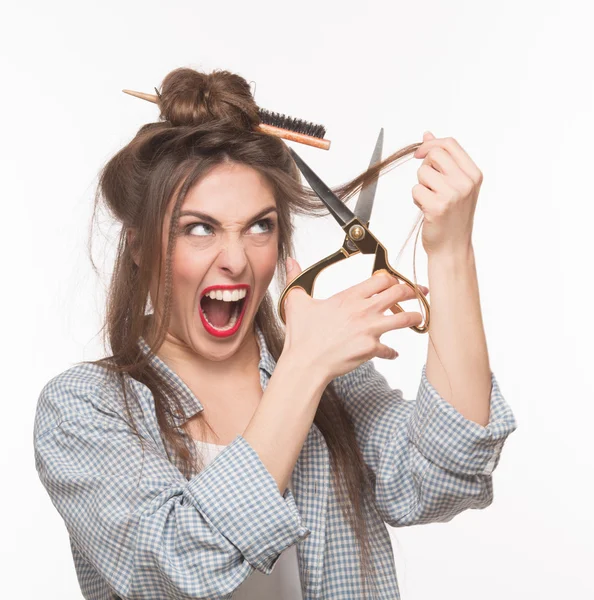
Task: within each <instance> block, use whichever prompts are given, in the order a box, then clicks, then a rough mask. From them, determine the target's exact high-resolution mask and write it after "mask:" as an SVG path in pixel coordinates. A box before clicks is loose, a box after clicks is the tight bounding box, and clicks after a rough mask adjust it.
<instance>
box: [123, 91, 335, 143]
mask: <svg viewBox="0 0 594 600" xmlns="http://www.w3.org/2000/svg"><path fill="white" fill-rule="evenodd" d="M155 91H157V90H156V88H155ZM122 92H125V93H126V94H130V95H131V96H136V97H137V98H141V99H142V100H148V101H149V102H154V103H155V104H158V102H159V95H158V93H157V94H145V93H144V92H135V91H133V90H122ZM258 112H259V115H260V124H259V125H258V126H257V129H260V130H261V131H263V132H264V133H267V134H269V135H275V136H277V137H280V138H283V139H285V140H291V141H292V142H299V143H300V144H306V145H308V146H314V147H315V148H321V149H322V150H328V149H329V148H330V140H327V139H324V135H325V134H326V128H325V127H324V126H323V125H316V124H315V123H310V122H309V121H304V120H303V119H295V118H293V117H287V116H286V115H283V114H280V113H276V112H271V111H269V110H266V109H264V108H260V109H258Z"/></svg>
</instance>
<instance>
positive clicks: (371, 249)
mask: <svg viewBox="0 0 594 600" xmlns="http://www.w3.org/2000/svg"><path fill="white" fill-rule="evenodd" d="M343 229H344V231H345V233H346V234H347V236H346V238H345V241H344V243H343V245H342V248H340V250H338V251H337V252H335V253H334V254H331V255H330V256H327V257H326V258H324V259H322V260H320V261H318V262H317V263H315V264H313V265H312V266H311V267H308V268H307V269H305V271H302V272H301V273H299V275H297V277H295V279H293V280H292V281H291V282H290V283H289V284H288V285H287V287H286V288H285V289H284V290H283V292H282V294H281V295H280V298H279V301H278V312H279V314H280V318H281V319H282V322H283V324H285V325H286V320H285V307H284V299H285V297H286V296H287V294H288V293H289V291H291V290H292V289H293V288H296V287H298V288H301V289H302V290H303V291H304V292H305V293H306V294H308V295H309V296H311V297H312V298H313V288H314V283H315V281H316V278H317V276H318V275H319V274H320V273H321V272H322V271H323V270H324V269H325V268H326V267H329V266H330V265H333V264H334V263H337V262H339V261H341V260H344V259H345V258H349V257H351V256H353V255H354V254H358V253H359V252H361V253H363V254H375V262H374V264H373V274H374V275H375V273H377V272H378V271H387V272H388V273H390V274H391V275H393V276H394V277H396V278H397V279H399V280H401V281H403V282H404V283H405V284H406V285H408V286H409V287H410V288H412V289H413V290H414V291H415V292H418V294H417V295H418V297H419V299H420V300H421V304H422V307H423V309H424V310H423V312H424V313H425V314H424V315H423V319H424V323H423V324H422V325H419V326H417V325H411V326H410V329H412V330H413V331H416V332H417V333H426V332H427V331H429V320H430V316H431V313H430V308H429V303H428V302H427V298H425V295H424V294H423V292H422V291H421V290H420V288H419V287H418V286H416V285H415V284H414V283H413V282H412V281H410V280H409V279H407V278H406V277H405V276H404V275H401V274H400V273H399V272H398V271H396V269H394V268H393V267H392V266H390V263H389V262H388V252H387V250H386V249H385V248H384V246H383V245H382V244H381V242H380V241H379V240H378V239H377V238H376V237H375V236H374V235H373V234H372V233H371V232H370V231H369V229H367V227H366V226H365V225H364V224H363V223H362V222H361V221H360V220H359V219H357V218H354V219H353V220H351V221H349V222H348V223H347V224H346V225H344V227H343ZM353 243H354V245H353ZM351 248H352V249H351ZM390 310H391V311H392V312H393V313H394V314H396V313H399V312H404V309H403V308H402V307H401V306H400V305H398V304H394V306H391V307H390Z"/></svg>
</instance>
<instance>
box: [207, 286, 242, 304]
mask: <svg viewBox="0 0 594 600" xmlns="http://www.w3.org/2000/svg"><path fill="white" fill-rule="evenodd" d="M246 294H247V291H246V290H245V289H243V290H233V291H231V290H211V291H210V292H209V293H208V294H204V295H205V296H208V297H209V298H212V299H213V300H223V301H224V302H237V301H238V300H241V299H242V298H245V295H246Z"/></svg>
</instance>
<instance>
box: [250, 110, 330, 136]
mask: <svg viewBox="0 0 594 600" xmlns="http://www.w3.org/2000/svg"><path fill="white" fill-rule="evenodd" d="M259 113H260V121H261V122H262V123H264V124H266V125H272V126H273V127H280V128H281V129H288V130H290V131H295V132H296V133H303V134H305V135H311V136H312V137H317V138H320V139H324V136H325V135H326V128H325V127H324V126H323V125H316V124H315V123H310V122H309V121H304V120H303V119H295V118H293V117H287V116H286V115H282V114H280V113H276V112H271V111H269V110H266V109H265V108H260V109H259Z"/></svg>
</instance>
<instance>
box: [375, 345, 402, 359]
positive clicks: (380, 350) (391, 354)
mask: <svg viewBox="0 0 594 600" xmlns="http://www.w3.org/2000/svg"><path fill="white" fill-rule="evenodd" d="M375 356H377V357H378V358H385V359H387V360H394V359H395V358H397V357H398V352H396V350H394V348H390V346H386V345H385V344H382V343H379V344H378V347H377V350H376V351H375Z"/></svg>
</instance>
